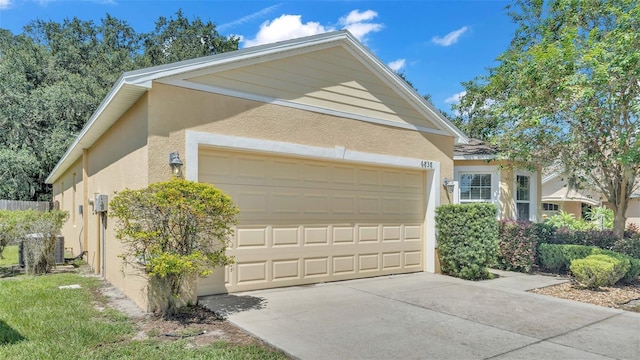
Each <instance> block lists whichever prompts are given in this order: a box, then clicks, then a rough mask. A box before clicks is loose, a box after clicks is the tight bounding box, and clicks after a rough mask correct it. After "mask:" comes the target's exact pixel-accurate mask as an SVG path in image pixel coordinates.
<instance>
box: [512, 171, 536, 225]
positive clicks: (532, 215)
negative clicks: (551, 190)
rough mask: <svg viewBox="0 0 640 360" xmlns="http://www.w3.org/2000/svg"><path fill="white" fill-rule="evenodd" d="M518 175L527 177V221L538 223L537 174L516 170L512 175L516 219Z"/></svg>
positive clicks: (516, 216)
mask: <svg viewBox="0 0 640 360" xmlns="http://www.w3.org/2000/svg"><path fill="white" fill-rule="evenodd" d="M518 175H520V176H528V177H529V199H530V200H529V221H531V222H537V221H538V203H539V199H538V180H537V179H538V172H537V171H524V170H518V171H516V172H515V174H514V175H513V209H514V211H515V214H514V216H515V218H516V219H518V205H517V203H518Z"/></svg>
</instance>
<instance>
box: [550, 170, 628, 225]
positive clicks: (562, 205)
mask: <svg viewBox="0 0 640 360" xmlns="http://www.w3.org/2000/svg"><path fill="white" fill-rule="evenodd" d="M541 201H542V206H543V211H544V214H545V215H547V216H552V215H554V214H556V213H558V212H559V211H564V212H566V213H570V214H573V215H574V217H575V218H576V219H581V218H582V217H583V215H584V214H585V213H586V212H587V211H588V210H589V209H590V208H591V207H596V206H607V204H608V203H607V201H606V199H605V197H604V196H603V195H602V194H600V193H599V192H597V191H593V190H589V189H575V188H573V187H570V186H568V184H567V181H566V176H565V175H563V174H562V173H561V172H554V173H551V174H549V175H547V176H545V177H544V178H543V179H542V198H541ZM626 215H627V226H628V225H630V224H634V225H636V226H638V227H640V194H632V195H631V199H630V201H629V206H628V208H627V214H626Z"/></svg>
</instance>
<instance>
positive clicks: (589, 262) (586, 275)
mask: <svg viewBox="0 0 640 360" xmlns="http://www.w3.org/2000/svg"><path fill="white" fill-rule="evenodd" d="M570 268H571V272H572V273H573V276H574V277H575V278H576V280H577V281H578V283H580V285H582V286H584V287H587V288H590V289H597V288H599V287H601V286H611V285H613V284H615V283H616V282H618V280H620V279H621V278H622V277H623V276H624V274H625V273H626V272H627V270H628V269H629V262H628V261H622V260H618V259H616V258H614V257H611V256H608V255H604V254H599V255H589V256H587V257H586V258H584V259H576V260H572V261H571V267H570Z"/></svg>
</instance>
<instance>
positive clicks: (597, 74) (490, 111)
mask: <svg viewBox="0 0 640 360" xmlns="http://www.w3.org/2000/svg"><path fill="white" fill-rule="evenodd" d="M510 15H511V17H512V18H513V20H514V22H515V23H516V24H517V25H518V29H517V30H516V32H515V35H514V38H513V40H512V41H511V45H510V47H509V48H508V49H507V50H506V51H505V52H504V53H503V54H501V55H500V56H499V57H498V59H497V60H498V65H497V66H496V67H494V68H491V69H490V70H489V74H488V75H486V76H483V77H479V78H477V79H475V80H474V81H472V82H469V83H465V85H466V86H467V94H466V96H465V98H467V97H468V100H465V99H464V98H463V101H462V102H461V105H459V107H458V112H459V113H465V112H464V111H465V109H466V110H472V111H478V113H476V114H473V113H472V111H471V112H469V113H466V114H467V116H468V118H467V119H466V125H467V126H470V127H471V128H474V129H475V128H477V129H480V130H479V132H480V133H481V134H483V136H487V137H489V138H491V141H492V142H493V143H495V144H499V146H500V150H501V153H502V155H503V156H504V157H506V158H508V159H512V160H517V161H524V162H530V163H537V164H541V165H548V164H550V163H551V162H554V161H557V162H559V163H560V164H561V165H562V166H563V167H564V171H565V173H566V174H567V175H568V176H571V177H574V178H576V179H579V180H580V183H581V184H580V185H581V186H582V187H588V188H592V189H593V190H596V191H598V192H599V193H601V194H603V196H604V200H606V201H607V202H608V203H609V204H610V206H611V208H612V210H613V212H614V224H613V228H614V231H615V233H616V234H617V236H619V237H622V236H623V234H624V228H625V221H626V210H627V207H628V205H629V198H630V196H631V194H632V193H633V192H634V190H636V189H637V187H638V177H639V176H638V175H640V174H639V172H640V143H639V142H638V128H637V122H638V115H639V114H640V82H639V80H638V79H640V32H639V31H638V29H640V3H638V2H637V1H635V0H604V1H595V0H586V1H577V0H548V1H532V0H519V1H517V2H516V4H515V5H513V6H511V7H510ZM461 110H462V111H461ZM469 114H471V115H469Z"/></svg>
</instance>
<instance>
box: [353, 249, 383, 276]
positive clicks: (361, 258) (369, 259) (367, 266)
mask: <svg viewBox="0 0 640 360" xmlns="http://www.w3.org/2000/svg"><path fill="white" fill-rule="evenodd" d="M377 270H380V254H378V253H372V254H359V255H358V271H359V272H371V271H377Z"/></svg>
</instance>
